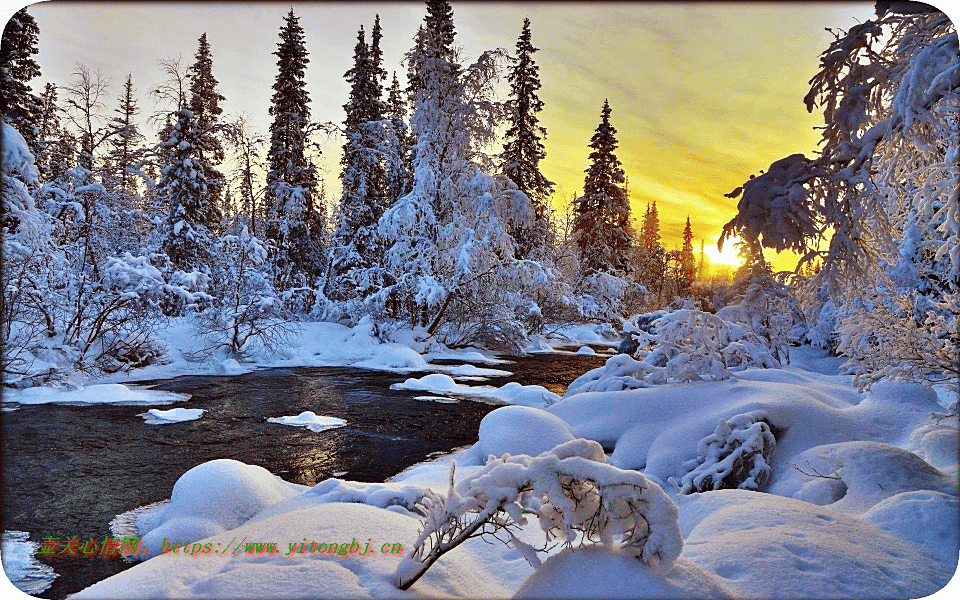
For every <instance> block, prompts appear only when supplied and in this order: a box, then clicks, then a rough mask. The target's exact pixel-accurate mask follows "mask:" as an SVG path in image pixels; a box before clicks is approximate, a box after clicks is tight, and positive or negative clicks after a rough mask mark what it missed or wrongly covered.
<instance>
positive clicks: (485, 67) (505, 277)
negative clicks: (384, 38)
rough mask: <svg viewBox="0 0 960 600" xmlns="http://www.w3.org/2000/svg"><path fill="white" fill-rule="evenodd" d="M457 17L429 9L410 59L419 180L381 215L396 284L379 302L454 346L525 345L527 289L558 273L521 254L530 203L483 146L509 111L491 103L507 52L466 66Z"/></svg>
mask: <svg viewBox="0 0 960 600" xmlns="http://www.w3.org/2000/svg"><path fill="white" fill-rule="evenodd" d="M443 15H448V17H446V18H445V17H443ZM449 15H452V11H451V10H450V9H449V6H448V5H446V3H445V2H440V3H437V2H433V3H428V14H427V17H426V18H425V19H424V20H425V25H424V26H423V27H422V28H421V30H420V31H419V32H418V34H417V40H416V45H415V47H414V49H413V50H411V52H410V53H409V54H408V61H409V63H410V65H411V68H412V69H414V74H413V76H412V81H414V82H416V86H415V89H416V93H415V95H414V113H413V117H412V129H413V134H414V136H415V137H416V140H417V145H416V148H415V153H414V158H413V164H414V173H415V178H414V183H413V187H412V190H411V191H410V193H408V194H406V195H405V196H403V197H402V198H400V199H399V200H398V201H397V202H396V203H395V204H394V205H393V206H392V207H391V208H390V209H389V210H388V211H387V212H386V213H385V214H384V216H383V218H381V219H380V223H379V227H378V230H379V232H380V234H381V235H382V236H383V238H384V241H385V253H384V266H385V268H386V269H387V271H388V273H387V275H388V277H387V278H386V279H385V281H386V283H387V285H385V286H384V287H383V288H382V290H381V291H380V292H379V293H377V294H375V295H374V296H371V297H370V298H369V302H370V304H371V310H374V311H375V312H380V311H386V314H387V315H388V316H390V317H395V318H401V319H404V320H407V321H409V322H412V323H414V324H415V325H423V326H426V327H427V331H428V333H429V334H430V335H433V334H436V333H438V332H442V333H443V336H444V337H445V338H446V339H447V340H448V341H453V340H456V341H461V342H463V341H469V340H473V341H477V342H479V343H483V342H484V341H489V342H490V343H491V344H493V345H499V344H502V343H509V340H513V343H516V340H517V339H518V338H522V337H523V335H524V332H523V330H522V329H523V327H522V326H521V325H520V324H519V323H520V322H522V320H523V318H524V317H525V316H527V315H531V314H533V313H539V309H534V307H532V306H531V304H530V302H529V300H528V298H526V297H524V295H523V294H520V293H517V291H518V290H519V289H521V288H522V287H523V286H525V285H533V282H534V281H541V282H543V281H546V279H548V277H549V276H548V275H547V273H546V272H545V271H544V270H543V269H542V268H541V266H540V265H539V264H538V263H533V262H530V261H517V260H516V259H515V258H514V241H513V239H512V238H511V236H510V235H509V233H508V231H509V228H510V227H512V226H513V225H514V224H517V223H523V222H529V221H530V220H531V219H532V217H533V211H532V209H531V207H530V201H529V199H528V198H527V197H526V196H525V195H524V194H523V193H522V192H520V191H519V190H517V188H516V185H515V184H514V183H513V182H511V181H510V180H509V179H507V178H506V177H504V176H502V175H498V176H492V177H491V176H489V175H486V174H485V173H489V172H493V171H494V169H495V167H494V165H493V164H492V163H493V161H492V160H491V158H490V157H489V156H487V155H486V154H484V153H483V152H482V150H481V149H482V148H484V147H485V146H487V145H489V143H490V142H491V141H492V140H493V139H494V132H495V130H496V125H497V123H499V122H500V121H501V119H502V114H503V108H502V105H500V104H499V103H496V102H494V101H493V100H492V99H491V98H492V93H493V89H492V88H493V84H494V82H495V81H496V76H497V72H498V69H497V61H498V58H499V57H500V56H501V55H502V52H485V53H483V54H482V55H481V56H480V58H479V59H478V60H477V62H476V63H474V64H473V65H471V66H469V67H467V68H463V67H462V66H461V65H460V63H459V62H458V60H457V53H456V52H455V51H454V49H453V48H452V44H453V37H454V31H453V23H452V21H449V20H448V18H449ZM491 309H492V310H491Z"/></svg>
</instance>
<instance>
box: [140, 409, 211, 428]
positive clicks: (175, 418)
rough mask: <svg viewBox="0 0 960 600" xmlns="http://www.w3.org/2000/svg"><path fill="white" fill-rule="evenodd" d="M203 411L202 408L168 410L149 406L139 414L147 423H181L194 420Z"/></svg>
mask: <svg viewBox="0 0 960 600" xmlns="http://www.w3.org/2000/svg"><path fill="white" fill-rule="evenodd" d="M204 412H206V411H204V410H203V409H202V408H171V409H170V410H160V409H158V408H151V409H150V410H148V411H147V412H145V413H141V414H140V415H139V416H141V417H143V418H144V420H145V422H146V424H147V425H168V424H170V423H182V422H183V421H195V420H197V419H199V418H200V415H202V414H203V413H204Z"/></svg>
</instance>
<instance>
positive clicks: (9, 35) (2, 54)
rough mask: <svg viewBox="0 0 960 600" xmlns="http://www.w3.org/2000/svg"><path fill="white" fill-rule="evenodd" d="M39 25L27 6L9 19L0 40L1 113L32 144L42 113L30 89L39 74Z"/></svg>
mask: <svg viewBox="0 0 960 600" xmlns="http://www.w3.org/2000/svg"><path fill="white" fill-rule="evenodd" d="M39 40H40V27H38V26H37V22H36V21H34V19H33V17H32V16H31V15H30V13H28V12H27V9H26V8H21V9H20V10H18V11H17V12H16V14H14V15H13V17H11V18H10V21H9V22H7V25H6V27H4V29H3V37H2V40H0V115H2V117H3V120H5V121H6V122H8V123H10V124H11V125H13V126H14V127H15V128H16V129H17V131H19V132H20V135H22V136H23V137H24V139H26V141H27V142H28V143H29V144H30V146H31V148H32V149H34V150H35V148H34V145H33V139H34V132H33V127H34V125H35V121H36V119H37V116H38V114H39V113H40V110H41V106H40V100H39V99H38V98H37V97H36V96H34V95H33V94H32V93H31V92H32V89H31V87H30V85H29V82H30V80H31V79H33V78H35V77H38V76H39V75H40V65H39V64H37V61H35V60H34V59H33V56H34V55H35V54H37V45H38V43H39Z"/></svg>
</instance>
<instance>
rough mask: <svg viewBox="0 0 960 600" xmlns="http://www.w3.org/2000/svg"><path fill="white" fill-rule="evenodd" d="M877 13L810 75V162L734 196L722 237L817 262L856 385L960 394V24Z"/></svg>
mask: <svg viewBox="0 0 960 600" xmlns="http://www.w3.org/2000/svg"><path fill="white" fill-rule="evenodd" d="M876 12H877V14H876V18H873V19H870V20H867V21H865V22H863V23H861V24H858V25H856V26H854V27H851V28H850V29H849V30H848V31H846V32H837V35H836V37H835V39H834V40H833V41H832V42H831V43H830V45H829V46H828V47H827V48H826V49H825V50H824V51H823V53H822V54H821V56H820V69H819V72H818V73H816V74H815V75H814V76H813V78H811V80H810V84H811V87H810V91H809V92H808V94H807V95H806V97H805V98H804V102H805V103H806V105H807V109H808V110H809V111H811V112H812V111H813V110H814V109H815V108H817V109H820V110H822V111H823V116H824V127H823V128H822V139H821V140H820V143H819V144H818V148H817V151H816V157H815V158H806V157H804V156H803V155H799V154H795V155H792V156H789V157H786V158H783V159H781V160H778V161H776V162H774V163H773V164H772V165H770V167H769V168H767V169H766V172H765V173H762V174H761V175H759V176H757V177H754V176H751V177H750V179H749V180H748V181H746V182H745V183H744V184H743V186H742V187H740V188H737V189H736V190H734V191H733V192H732V193H731V194H729V197H737V196H740V202H739V204H738V214H737V216H736V217H734V218H733V219H732V220H731V221H730V222H729V223H727V224H726V225H725V226H724V231H723V235H722V236H721V240H722V239H725V238H727V237H728V236H730V235H738V236H741V237H743V238H744V239H745V240H747V241H748V242H749V243H752V244H757V245H760V244H762V245H763V246H764V247H767V248H772V249H775V250H777V251H781V250H785V249H788V248H789V249H792V250H793V251H794V252H796V253H798V254H800V255H801V256H802V257H803V259H802V262H806V261H813V260H815V261H816V262H817V263H818V265H819V267H820V268H818V272H817V273H816V275H815V276H814V277H812V278H810V279H809V281H808V282H807V284H806V287H807V288H808V289H809V288H812V290H815V291H816V293H809V291H808V293H807V294H806V295H807V296H808V298H810V299H811V300H813V303H812V304H813V305H812V306H810V305H808V306H807V307H806V308H807V311H808V312H809V313H810V314H811V315H816V314H820V313H821V311H822V307H823V306H824V298H823V296H825V295H826V296H829V298H830V299H832V300H833V303H834V305H835V308H836V312H835V314H834V316H835V317H836V318H837V327H838V329H839V330H840V331H841V333H842V336H843V340H842V341H841V342H840V346H841V347H840V348H839V350H840V351H841V352H843V353H845V354H847V356H848V357H849V358H850V366H851V367H854V368H855V372H856V373H858V374H859V375H860V383H861V384H869V383H870V382H871V381H876V380H878V379H881V378H906V379H909V380H912V381H917V382H922V383H924V384H925V385H930V384H933V383H935V382H946V383H950V384H952V385H954V386H957V385H960V383H958V382H960V370H958V369H957V367H956V365H957V364H958V363H957V351H956V346H957V342H956V340H957V333H956V332H957V329H958V324H957V322H958V315H960V311H958V310H957V298H958V296H960V218H958V215H960V205H958V200H960V195H958V170H957V164H958V159H960V136H958V135H957V122H958V107H960V51H958V38H957V31H956V26H955V24H954V23H953V22H952V21H951V20H950V18H949V17H948V16H947V15H946V14H944V13H943V12H942V11H940V10H938V9H937V8H935V7H933V6H930V5H927V4H920V3H899V2H878V3H877V11H876ZM808 304H809V303H808ZM825 316H826V317H827V319H826V321H825V323H824V324H825V325H829V322H830V318H829V317H830V315H829V314H828V315H825ZM824 334H825V332H823V331H817V332H815V335H816V338H815V341H818V340H829V339H830V338H829V337H828V336H826V335H824Z"/></svg>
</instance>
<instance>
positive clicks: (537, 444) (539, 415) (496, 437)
mask: <svg viewBox="0 0 960 600" xmlns="http://www.w3.org/2000/svg"><path fill="white" fill-rule="evenodd" d="M572 439H576V436H575V435H573V432H572V431H570V427H569V426H568V425H567V424H566V423H564V422H563V421H561V420H560V419H558V418H557V417H555V416H553V415H551V414H550V413H548V412H546V411H543V410H540V409H537V408H532V407H529V406H504V407H503V408H498V409H497V410H495V411H492V412H490V413H488V414H487V416H485V417H484V418H483V420H482V421H480V441H479V442H478V443H479V445H480V450H481V451H482V452H483V454H484V455H485V456H488V455H493V456H501V455H503V454H512V455H517V454H527V455H529V456H537V455H538V454H541V453H543V452H546V451H547V450H550V449H552V448H554V447H555V446H557V445H559V444H562V443H564V442H568V441H570V440H572Z"/></svg>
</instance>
